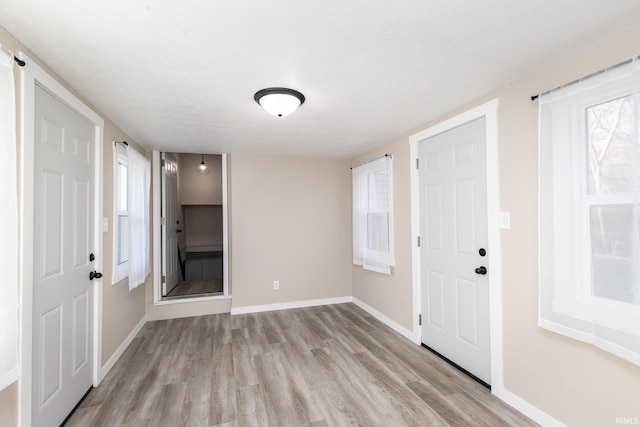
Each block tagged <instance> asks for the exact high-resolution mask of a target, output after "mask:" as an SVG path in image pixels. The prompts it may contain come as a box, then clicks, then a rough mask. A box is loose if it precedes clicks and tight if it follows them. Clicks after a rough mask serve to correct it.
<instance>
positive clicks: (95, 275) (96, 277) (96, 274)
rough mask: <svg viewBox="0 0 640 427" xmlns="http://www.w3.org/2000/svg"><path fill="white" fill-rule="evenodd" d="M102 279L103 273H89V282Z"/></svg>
mask: <svg viewBox="0 0 640 427" xmlns="http://www.w3.org/2000/svg"><path fill="white" fill-rule="evenodd" d="M101 277H102V273H98V272H97V271H92V272H91V273H89V280H93V279H100V278H101Z"/></svg>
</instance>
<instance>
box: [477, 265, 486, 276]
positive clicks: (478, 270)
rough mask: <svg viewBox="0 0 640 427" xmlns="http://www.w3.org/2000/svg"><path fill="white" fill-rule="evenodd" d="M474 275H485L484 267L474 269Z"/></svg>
mask: <svg viewBox="0 0 640 427" xmlns="http://www.w3.org/2000/svg"><path fill="white" fill-rule="evenodd" d="M476 274H481V275H483V276H484V275H485V274H487V269H486V267H485V266H484V265H481V266H480V267H478V268H476Z"/></svg>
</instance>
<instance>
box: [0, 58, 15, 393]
mask: <svg viewBox="0 0 640 427" xmlns="http://www.w3.org/2000/svg"><path fill="white" fill-rule="evenodd" d="M15 111H16V103H15V86H14V81H13V53H11V52H10V51H8V50H7V49H5V48H4V47H2V45H0V174H1V176H0V200H2V203H0V236H2V238H0V271H2V280H1V281H0V390H2V389H4V388H5V387H7V386H8V385H10V384H12V383H13V382H15V381H16V380H17V379H18V187H17V182H18V181H17V179H18V178H17V172H16V170H17V167H16V162H17V157H16V112H15Z"/></svg>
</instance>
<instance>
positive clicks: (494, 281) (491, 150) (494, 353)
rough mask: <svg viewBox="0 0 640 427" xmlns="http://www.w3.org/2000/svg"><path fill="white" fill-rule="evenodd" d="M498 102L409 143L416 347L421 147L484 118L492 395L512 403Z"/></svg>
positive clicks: (416, 337)
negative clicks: (507, 380) (506, 378)
mask: <svg viewBox="0 0 640 427" xmlns="http://www.w3.org/2000/svg"><path fill="white" fill-rule="evenodd" d="M498 108H499V102H498V99H493V100H491V101H488V102H486V103H484V104H481V105H479V106H477V107H474V108H472V109H470V110H468V111H465V112H463V113H461V114H459V115H456V116H454V117H452V118H450V119H447V120H444V121H442V122H440V123H437V124H435V125H433V126H431V127H429V128H426V129H424V130H422V131H420V132H418V133H416V134H413V135H411V136H410V137H409V144H410V171H411V232H412V236H413V242H414V243H413V245H412V248H413V249H412V282H413V298H412V299H413V314H414V321H413V341H414V342H415V343H416V344H420V343H421V342H422V336H421V335H422V327H421V326H420V324H419V318H420V316H419V315H420V314H421V313H422V309H421V301H422V296H421V286H420V284H421V270H420V267H421V266H420V248H419V247H418V244H417V241H418V238H419V237H420V217H421V212H420V209H419V186H418V183H419V175H418V173H419V169H417V168H416V162H417V160H418V147H419V143H420V142H421V141H424V140H425V139H428V138H431V137H433V136H435V135H439V134H441V133H443V132H446V131H448V130H451V129H454V128H456V127H459V126H461V125H463V124H466V123H469V122H471V121H473V120H475V119H478V118H481V117H484V118H485V132H486V135H485V136H486V177H487V224H488V228H487V230H488V234H487V236H488V243H487V248H486V249H489V248H490V255H491V256H490V257H489V256H487V257H486V258H487V264H484V265H485V266H486V267H487V270H488V271H489V272H490V273H491V274H490V275H489V274H488V275H487V277H488V281H489V305H490V312H489V317H490V341H491V351H490V354H491V381H490V384H491V392H492V393H493V394H495V395H496V396H498V397H500V398H501V399H503V400H508V401H513V399H512V394H511V393H510V392H509V391H508V390H506V389H505V388H504V384H503V366H502V365H503V357H502V274H501V244H500V227H499V213H500V212H499V211H500V204H499V200H500V196H499V185H498V183H499V177H498Z"/></svg>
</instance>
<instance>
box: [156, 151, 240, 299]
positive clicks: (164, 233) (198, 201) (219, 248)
mask: <svg viewBox="0 0 640 427" xmlns="http://www.w3.org/2000/svg"><path fill="white" fill-rule="evenodd" d="M160 159H161V161H160V199H161V203H160V215H161V219H160V241H161V246H162V257H161V258H162V276H161V286H160V299H161V300H174V299H182V298H194V297H211V296H220V295H226V286H225V283H226V273H227V272H226V268H225V266H226V259H227V257H226V253H225V244H226V236H225V232H226V226H225V223H226V215H225V198H226V191H224V186H225V185H226V179H224V178H225V175H226V158H225V156H224V155H215V154H193V153H160Z"/></svg>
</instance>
